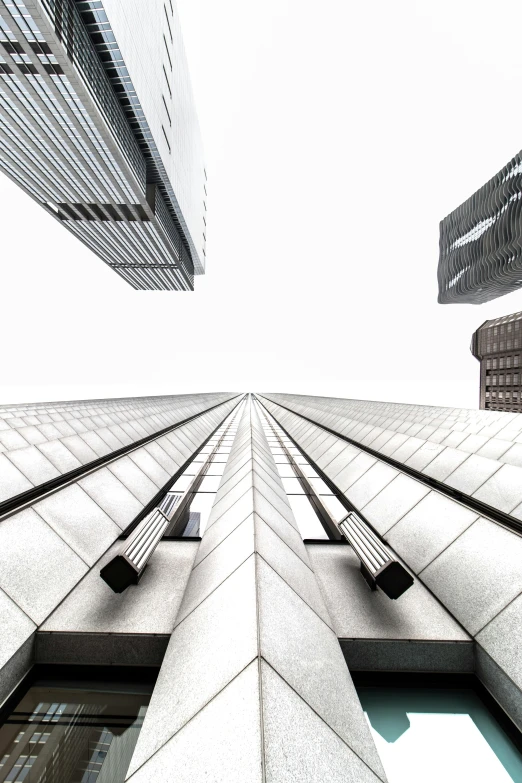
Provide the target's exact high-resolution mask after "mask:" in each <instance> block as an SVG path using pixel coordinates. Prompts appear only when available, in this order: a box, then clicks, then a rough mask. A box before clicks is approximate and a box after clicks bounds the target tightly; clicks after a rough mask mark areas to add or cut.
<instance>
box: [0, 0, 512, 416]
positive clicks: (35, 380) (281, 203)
mask: <svg viewBox="0 0 522 783" xmlns="http://www.w3.org/2000/svg"><path fill="white" fill-rule="evenodd" d="M145 1H146V0H143V2H145ZM178 7H179V12H180V16H181V19H182V23H183V28H184V35H185V43H186V47H187V51H188V57H189V63H190V66H191V71H192V80H193V84H194V91H195V94H196V101H197V106H198V111H199V116H200V122H201V126H202V132H203V139H204V143H205V149H206V157H207V162H208V165H207V171H208V176H209V200H208V210H209V212H208V216H209V219H208V232H207V238H208V246H207V251H208V254H207V258H208V271H207V275H206V276H205V277H198V278H196V292H195V293H194V294H188V293H186V294H183V293H174V292H173V293H164V292H140V293H138V292H134V291H133V290H132V289H131V288H130V287H128V286H127V285H126V284H125V283H124V281H123V280H121V279H120V278H119V277H118V276H117V275H115V274H114V273H113V272H111V271H110V270H109V269H108V268H107V267H106V266H105V265H104V264H103V263H102V262H101V261H100V260H99V259H98V258H97V257H96V256H94V255H92V254H91V253H90V251H88V250H87V249H86V248H84V246H83V245H81V244H80V243H79V242H78V241H77V240H76V239H74V237H73V236H72V235H70V234H69V233H68V232H67V231H66V230H64V229H63V228H62V227H61V226H60V225H59V224H58V223H57V222H55V221H54V220H53V219H52V218H51V217H49V216H48V215H46V214H45V213H44V211H43V210H42V209H40V208H39V207H38V206H37V205H36V204H34V202H32V201H31V199H30V198H29V197H27V196H25V195H24V194H23V193H22V192H21V191H20V190H18V188H17V187H15V186H14V185H13V184H11V183H10V182H9V180H7V179H6V178H5V177H3V176H2V175H0V209H1V216H2V217H1V220H2V277H1V283H2V285H1V289H0V306H1V307H0V323H1V327H2V339H1V344H0V345H1V362H0V368H1V369H0V401H1V402H19V401H37V400H52V399H73V398H86V397H108V396H124V395H140V394H176V393H184V392H197V391H219V390H238V391H242V390H244V391H248V390H257V391H288V392H291V391H292V392H298V393H304V394H307V393H309V394H325V395H331V396H341V397H360V398H370V399H381V400H382V399H384V400H396V401H403V402H418V403H431V404H440V405H460V406H465V407H476V405H477V400H478V362H477V361H476V360H475V359H473V357H472V356H471V354H470V353H469V343H470V339H471V334H472V332H473V330H474V329H475V328H476V327H477V326H479V325H480V324H481V323H482V322H483V321H484V320H486V319H488V318H492V317H495V316H498V315H505V314H507V313H511V312H514V311H517V310H522V290H521V291H519V292H517V293H515V294H510V295H508V296H505V297H503V298H501V299H497V300H496V301H494V302H491V303H489V304H487V305H482V306H479V307H474V306H471V305H445V306H442V305H438V304H437V284H436V270H437V259H438V223H439V220H440V219H441V218H443V217H444V216H445V215H446V214H447V213H448V212H450V211H451V210H453V209H454V208H455V207H456V206H458V205H459V204H460V203H461V202H462V201H463V200H464V199H466V198H467V197H468V196H469V195H471V193H472V192H473V191H474V190H476V189H477V188H478V187H479V186H480V185H482V184H483V183H484V182H485V181H486V180H487V179H489V178H490V177H491V176H493V175H494V174H495V173H496V172H497V171H498V170H499V169H500V168H501V167H502V166H503V165H504V164H506V163H507V162H508V160H509V159H510V158H511V157H512V156H513V155H515V154H516V153H517V152H518V151H519V149H520V148H521V147H522V130H521V127H522V125H521V115H522V108H521V104H520V101H519V100H518V96H519V93H520V77H521V72H522V60H521V56H520V51H519V49H520V47H519V46H517V44H516V40H517V39H516V36H514V32H515V31H516V30H517V29H519V27H520V23H521V21H522V9H521V7H520V5H519V4H518V3H515V2H508V1H507V0H497V2H495V3H494V4H493V3H491V2H484V0H438V1H437V3H426V2H421V1H420V0H419V2H417V1H416V0H401V1H400V2H399V3H390V2H389V0H374V2H371V3H361V2H354V1H353V0H351V1H349V0H323V1H322V2H321V3H318V2H317V0H313V2H312V0H263V2H257V1H256V2H254V0H221V1H220V2H216V0H178Z"/></svg>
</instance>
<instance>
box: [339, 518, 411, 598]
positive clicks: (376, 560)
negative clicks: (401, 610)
mask: <svg viewBox="0 0 522 783" xmlns="http://www.w3.org/2000/svg"><path fill="white" fill-rule="evenodd" d="M339 529H340V530H341V532H342V533H343V535H344V537H345V538H346V540H347V541H348V543H349V544H350V545H351V547H352V549H353V550H354V552H355V554H356V555H357V557H358V558H359V560H360V561H361V570H362V572H363V575H364V577H365V579H366V580H367V581H368V583H369V584H370V587H372V589H375V588H376V587H380V588H381V590H382V591H383V592H384V593H386V595H387V596H388V598H400V596H401V595H402V594H403V593H405V592H406V590H407V589H408V588H409V587H411V586H412V584H413V581H414V580H413V577H412V576H411V575H410V574H409V573H408V571H406V569H405V568H404V567H403V566H402V565H401V564H400V563H399V562H398V561H397V560H395V558H394V557H393V556H392V554H391V553H390V552H389V551H388V549H387V548H386V547H385V546H384V544H383V543H382V542H381V541H380V539H379V538H378V537H377V536H376V535H375V533H374V532H373V531H372V530H371V529H370V527H368V525H367V524H366V523H365V522H364V521H363V520H362V519H361V518H360V517H359V515H358V514H356V513H355V512H354V511H352V512H350V513H349V514H348V516H347V517H346V519H343V521H342V522H340V523H339Z"/></svg>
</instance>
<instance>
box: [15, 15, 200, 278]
mask: <svg viewBox="0 0 522 783" xmlns="http://www.w3.org/2000/svg"><path fill="white" fill-rule="evenodd" d="M0 79H1V81H0V169H1V170H2V171H4V173H5V174H7V176H9V177H10V178H11V179H12V180H13V181H14V182H16V183H17V184H18V185H20V186H21V187H22V188H23V189H24V190H25V191H26V192H27V193H28V194H29V195H30V196H32V197H33V198H34V199H35V200H36V201H37V202H38V203H39V204H40V205H41V206H42V207H43V208H44V209H45V210H46V211H47V212H49V213H50V214H51V215H53V216H54V217H55V218H56V219H57V220H59V221H61V222H63V225H64V226H65V227H66V228H68V229H69V231H71V232H72V233H73V234H74V235H75V236H76V237H77V238H78V239H80V240H81V241H82V242H83V243H84V244H85V245H87V246H88V247H89V248H90V249H91V250H92V251H93V252H94V253H96V254H97V255H98V256H99V257H100V258H101V259H102V260H103V261H105V263H107V264H108V265H109V266H110V267H111V268H112V269H114V271H115V272H117V273H118V274H119V275H121V277H123V278H124V279H125V280H126V281H127V282H128V283H130V285H132V286H133V288H135V289H147V290H182V291H187V290H192V289H193V286H194V275H195V274H203V273H204V271H205V242H206V172H205V167H204V161H203V153H202V146H201V139H200V133H199V127H198V121H197V116H196V112H195V108H194V102H193V98H192V92H191V86H190V79H189V75H188V68H187V63H186V58H185V52H184V48H183V41H182V38H181V32H180V25H179V19H178V17H177V13H176V8H175V5H174V2H173V0H165V1H164V2H163V0H147V2H143V0H77V1H76V2H74V0H26V2H22V0H0Z"/></svg>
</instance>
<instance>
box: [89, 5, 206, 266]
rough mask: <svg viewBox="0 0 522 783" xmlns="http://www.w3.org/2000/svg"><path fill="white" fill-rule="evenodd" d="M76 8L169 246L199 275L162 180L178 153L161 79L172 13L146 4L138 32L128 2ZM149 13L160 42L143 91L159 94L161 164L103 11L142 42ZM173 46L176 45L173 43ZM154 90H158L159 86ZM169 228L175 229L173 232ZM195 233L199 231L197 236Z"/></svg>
mask: <svg viewBox="0 0 522 783" xmlns="http://www.w3.org/2000/svg"><path fill="white" fill-rule="evenodd" d="M76 7H77V9H78V11H79V12H80V13H81V15H82V19H83V21H84V23H85V27H86V30H87V32H88V34H89V36H90V38H91V41H92V43H93V45H94V47H95V49H96V51H97V53H98V55H99V58H100V60H101V63H102V65H103V67H104V69H105V72H106V74H107V76H108V77H109V80H110V82H111V84H112V87H113V89H114V92H115V95H116V96H117V97H118V100H119V102H120V104H121V106H122V108H123V110H124V112H125V114H126V117H127V121H128V123H129V126H130V127H131V128H132V131H133V133H134V137H135V138H136V140H137V141H138V144H139V146H140V148H141V151H142V153H143V158H144V159H145V160H146V161H147V181H148V182H155V183H157V187H158V189H159V190H160V193H161V196H162V202H164V203H165V205H166V206H165V209H167V210H168V215H169V220H168V223H169V224H170V226H171V227H169V231H173V232H175V233H176V239H175V240H174V242H175V245H176V246H179V249H180V254H181V253H184V254H185V255H187V256H188V258H189V259H190V258H191V259H193V261H194V265H195V268H196V271H197V272H199V273H201V272H203V271H204V268H203V267H202V265H201V261H200V259H199V254H198V251H197V249H196V247H195V245H194V242H193V241H192V237H191V235H190V232H189V229H188V227H187V223H186V221H185V217H184V215H183V212H182V210H181V208H180V206H179V203H178V199H177V198H176V194H175V192H174V188H173V187H172V184H171V182H170V179H169V175H168V169H169V168H170V165H169V162H170V158H171V156H172V155H177V153H178V149H177V145H173V144H172V139H171V133H170V129H171V127H172V121H173V119H174V120H175V121H176V120H177V119H178V117H179V114H180V110H179V106H176V105H175V103H174V101H173V98H172V88H171V85H170V81H169V77H168V75H167V72H169V71H170V72H172V60H173V58H174V53H172V54H171V53H170V50H171V49H172V47H173V46H174V43H173V41H171V40H170V39H171V35H170V31H171V30H172V29H173V28H174V27H175V25H176V24H177V20H176V19H174V18H173V17H172V13H171V12H170V11H168V10H167V6H166V5H165V6H164V8H163V9H161V8H158V9H154V8H152V9H151V7H150V4H148V5H147V9H146V13H147V18H148V24H147V26H146V30H144V29H143V26H142V25H140V20H139V18H138V16H137V15H136V13H135V10H136V9H133V8H132V7H130V4H129V2H128V0H127V1H126V2H125V6H124V8H122V7H121V5H120V4H117V5H116V8H114V7H113V5H112V4H111V3H110V2H109V4H107V3H103V2H102V0H76ZM151 11H152V15H153V16H155V17H158V19H155V22H158V24H159V26H160V27H161V28H162V29H163V30H164V32H163V35H162V38H163V41H161V42H160V46H159V52H158V46H156V47H155V55H156V56H153V57H150V56H149V57H146V58H143V59H144V60H145V61H146V62H147V64H148V67H149V68H150V69H153V71H154V77H155V78H154V79H153V80H152V81H151V84H150V85H149V90H152V91H158V90H159V89H161V90H162V92H161V96H162V98H161V103H160V105H159V113H160V114H161V119H162V121H163V122H162V124H161V128H162V136H161V137H160V140H161V142H162V143H163V142H164V143H165V144H166V146H167V154H166V155H165V156H164V157H165V158H166V163H165V162H164V160H163V157H162V155H161V152H160V149H159V148H158V146H157V144H156V141H155V139H154V134H153V132H152V130H151V128H150V125H149V120H148V118H147V116H146V113H145V111H144V109H143V106H142V103H141V102H140V98H139V95H138V93H137V91H136V88H135V86H134V84H133V81H132V79H131V75H130V71H132V70H133V68H132V66H133V65H134V66H135V62H134V57H131V58H130V60H129V62H126V61H125V60H124V58H123V55H122V52H121V49H120V45H119V43H118V40H117V39H116V37H115V34H114V31H113V28H112V26H111V21H110V17H109V15H108V13H107V12H109V14H110V15H111V16H113V15H116V18H117V19H118V17H119V16H120V15H121V16H123V19H124V20H127V19H130V20H132V26H133V27H134V28H138V29H141V30H142V34H143V33H145V34H146V36H147V37H148V35H149V34H150V27H151V25H150V17H151ZM170 17H172V18H170ZM169 19H170V20H169ZM176 43H178V42H177V41H176ZM161 44H163V45H161ZM177 57H178V58H179V53H178V54H177ZM143 59H142V62H143ZM162 63H163V66H162ZM129 68H130V70H129ZM180 70H181V69H179V68H178V69H177V72H176V75H174V74H171V79H173V78H176V79H179V78H180V77H179V71H180ZM160 85H161V88H160V87H159V86H160ZM157 103H159V101H157ZM178 103H179V101H178ZM156 108H157V107H156ZM169 139H170V141H169ZM200 169H201V171H200V176H199V177H198V178H197V179H198V180H201V177H202V174H203V166H202V165H201V166H200ZM195 179H196V177H195ZM198 185H199V188H200V194H199V195H200V198H199V200H198V204H199V209H200V211H201V210H202V209H203V205H204V202H203V183H202V182H201V181H199V182H198ZM174 223H175V224H176V226H177V228H178V229H179V230H176V226H175V225H174ZM200 229H201V230H202V226H200ZM201 230H200V232H199V233H200V234H201ZM189 247H190V250H189ZM200 252H201V251H200ZM203 253H204V245H203Z"/></svg>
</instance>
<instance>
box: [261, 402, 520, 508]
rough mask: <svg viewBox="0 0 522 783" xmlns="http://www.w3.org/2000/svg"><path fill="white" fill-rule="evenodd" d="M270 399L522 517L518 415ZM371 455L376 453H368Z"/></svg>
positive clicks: (466, 492)
mask: <svg viewBox="0 0 522 783" xmlns="http://www.w3.org/2000/svg"><path fill="white" fill-rule="evenodd" d="M264 396H265V397H267V398H268V399H270V400H272V401H273V402H276V403H278V404H281V405H283V406H286V407H288V408H290V409H291V410H293V411H295V412H296V413H298V414H302V415H304V416H307V417H308V418H310V419H312V420H313V421H315V422H317V423H318V424H323V425H325V426H326V427H329V428H330V429H332V430H334V431H335V432H338V433H339V434H341V435H344V436H345V437H348V438H350V439H351V440H353V441H354V442H355V443H358V444H361V445H362V446H365V447H367V448H370V449H372V450H373V451H375V452H377V453H381V454H383V455H385V456H386V457H390V458H392V459H393V460H395V461H396V462H399V463H403V464H404V465H407V466H408V467H410V468H413V469H415V470H417V471H419V472H420V473H423V474H425V475H426V476H429V477H431V478H434V479H436V480H437V481H440V482H442V483H444V484H446V485H447V486H448V487H450V488H452V489H454V490H457V491H460V492H462V493H463V494H465V495H469V496H472V497H474V498H476V499H477V500H480V501H482V502H484V503H487V504H488V505H490V506H492V507H493V508H495V509H498V510H499V511H502V512H505V513H507V514H510V515H511V516H513V517H515V518H516V519H522V415H521V414H519V413H500V412H496V411H479V410H468V409H463V408H438V407H434V406H425V405H402V404H400V403H386V402H372V401H370V400H342V399H335V398H329V397H307V396H302V395H291V394H269V395H264ZM324 437H325V438H326V437H327V436H326V433H325V436H324ZM331 437H332V438H334V437H335V436H333V435H332V436H331ZM365 459H368V460H371V459H372V458H371V457H370V455H368V454H367V455H365ZM390 470H391V468H390Z"/></svg>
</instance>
